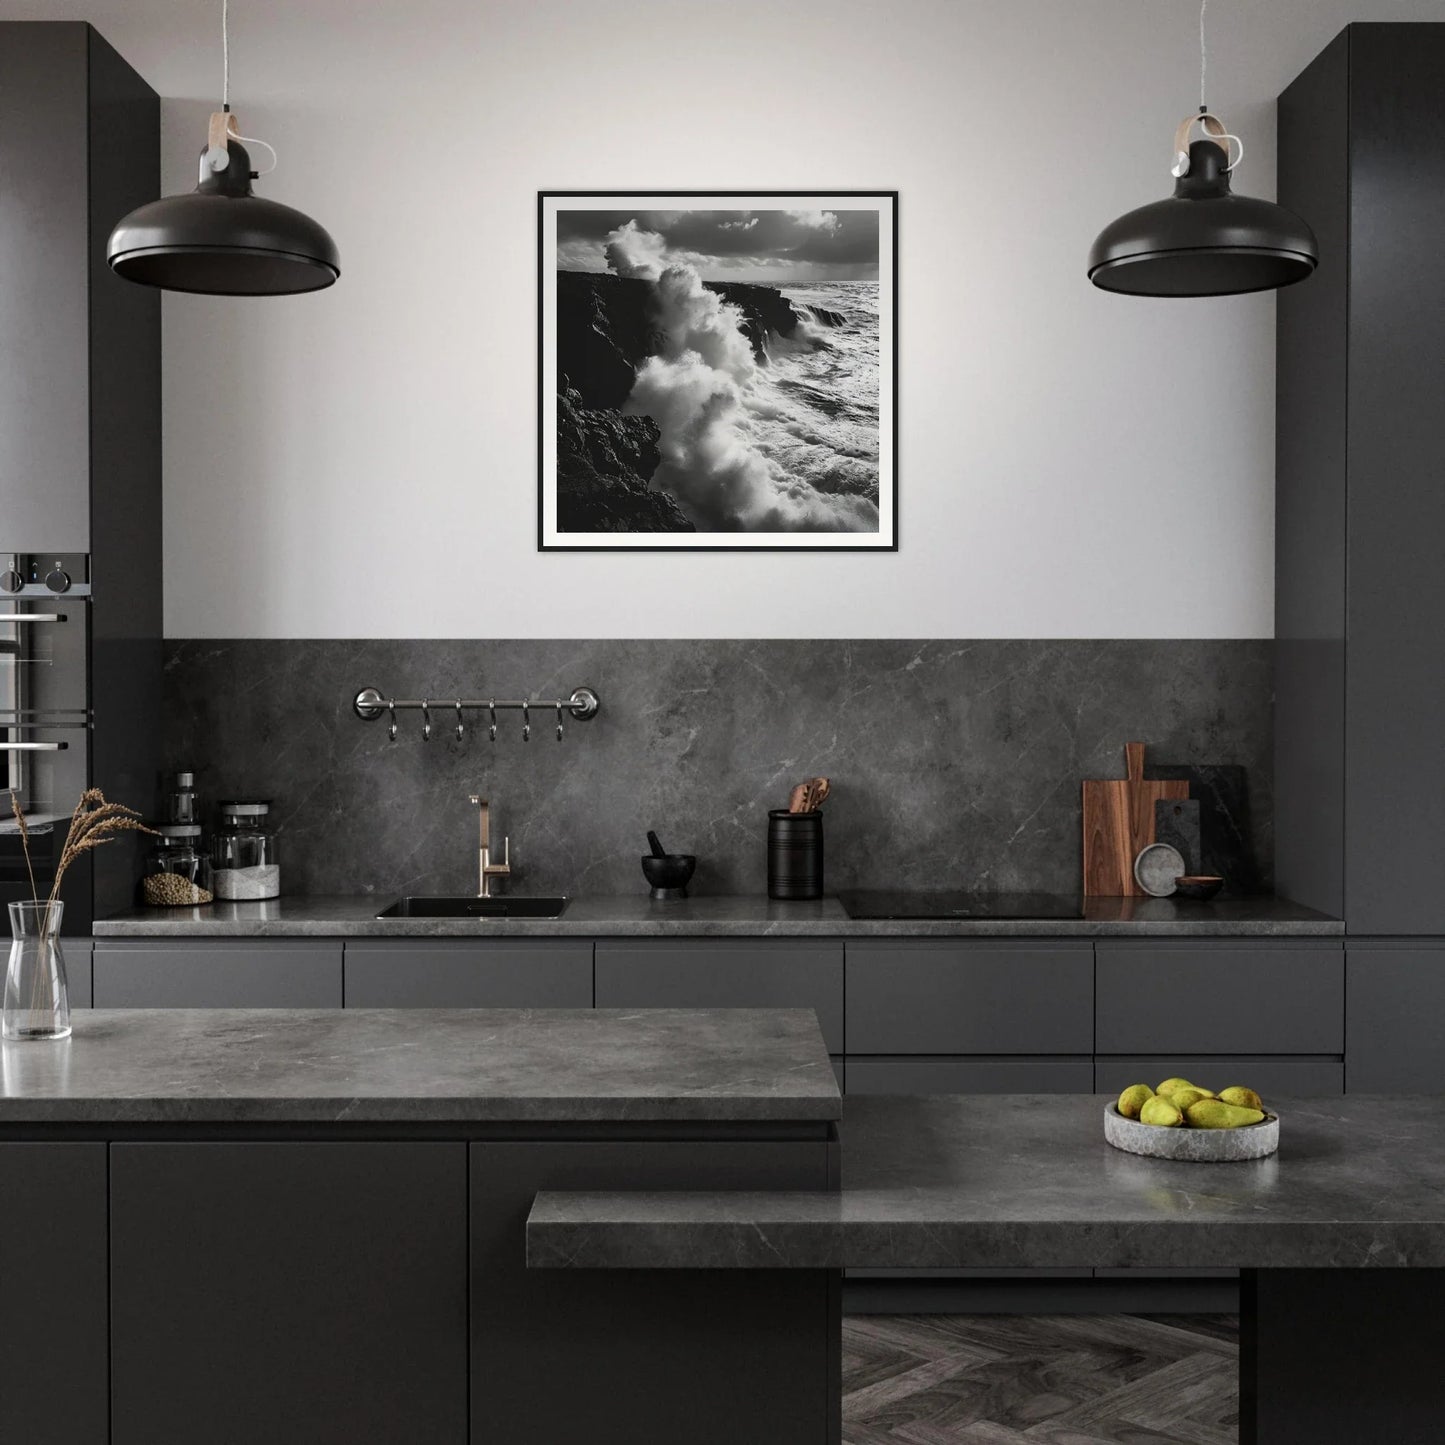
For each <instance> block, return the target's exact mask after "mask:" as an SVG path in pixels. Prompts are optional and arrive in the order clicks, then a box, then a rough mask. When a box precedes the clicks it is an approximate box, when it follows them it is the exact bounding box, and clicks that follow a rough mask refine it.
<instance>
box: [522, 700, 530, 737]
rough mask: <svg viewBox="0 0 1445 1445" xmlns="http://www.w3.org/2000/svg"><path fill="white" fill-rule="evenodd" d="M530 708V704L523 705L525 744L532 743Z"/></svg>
mask: <svg viewBox="0 0 1445 1445" xmlns="http://www.w3.org/2000/svg"><path fill="white" fill-rule="evenodd" d="M530 707H531V704H530V703H525V702H524V703H523V704H522V741H523V742H524V743H529V742H531V741H532V719H531V715H530V712H529V709H530Z"/></svg>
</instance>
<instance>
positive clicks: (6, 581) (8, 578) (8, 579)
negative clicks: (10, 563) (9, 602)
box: [0, 567, 25, 592]
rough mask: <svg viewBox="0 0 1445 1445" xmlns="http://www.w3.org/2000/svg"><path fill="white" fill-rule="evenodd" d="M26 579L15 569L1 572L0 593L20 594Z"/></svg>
mask: <svg viewBox="0 0 1445 1445" xmlns="http://www.w3.org/2000/svg"><path fill="white" fill-rule="evenodd" d="M24 586H25V579H24V578H23V577H22V576H21V575H20V574H19V573H18V572H17V571H16V570H15V569H14V568H13V567H11V568H9V569H8V570H7V571H5V572H0V592H19V591H20V589H21V588H22V587H24Z"/></svg>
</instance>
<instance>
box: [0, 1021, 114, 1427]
mask: <svg viewBox="0 0 1445 1445" xmlns="http://www.w3.org/2000/svg"><path fill="white" fill-rule="evenodd" d="M20 1047H23V1048H46V1047H50V1045H45V1044H27V1045H21V1046H20ZM105 1176H106V1168H105V1145H104V1144H0V1282H3V1285H4V1289H5V1306H4V1308H3V1309H0V1361H3V1369H4V1372H5V1395H4V1401H3V1404H0V1438H3V1439H5V1440H7V1441H11V1440H13V1441H15V1442H16V1445H20V1442H22V1441H23V1442H24V1445H105V1442H106V1441H107V1440H108V1439H109V1434H108V1428H109V1427H108V1419H109V1414H110V1401H109V1397H108V1394H107V1385H106V1369H107V1365H106V1352H107V1349H108V1347H109V1337H108V1324H107V1319H106V1309H107V1299H106V1275H105V1271H106V1264H105V1260H106V1212H105V1211H106V1201H105V1191H106V1177H105Z"/></svg>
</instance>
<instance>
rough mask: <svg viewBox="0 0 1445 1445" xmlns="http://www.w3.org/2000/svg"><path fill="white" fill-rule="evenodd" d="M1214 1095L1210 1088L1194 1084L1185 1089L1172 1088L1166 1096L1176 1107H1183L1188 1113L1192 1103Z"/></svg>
mask: <svg viewBox="0 0 1445 1445" xmlns="http://www.w3.org/2000/svg"><path fill="white" fill-rule="evenodd" d="M1213 1097H1214V1095H1213V1094H1211V1093H1210V1092H1209V1090H1208V1089H1200V1088H1197V1087H1195V1086H1194V1085H1193V1084H1191V1085H1189V1087H1188V1088H1184V1089H1171V1090H1170V1091H1169V1093H1168V1094H1166V1095H1165V1098H1167V1099H1168V1100H1169V1102H1170V1103H1171V1104H1173V1105H1174V1107H1175V1108H1176V1109H1182V1110H1184V1111H1185V1112H1186V1113H1187V1112H1188V1109H1189V1106H1190V1105H1191V1104H1197V1103H1198V1102H1199V1101H1200V1100H1201V1099H1212V1098H1213Z"/></svg>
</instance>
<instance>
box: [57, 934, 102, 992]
mask: <svg viewBox="0 0 1445 1445" xmlns="http://www.w3.org/2000/svg"><path fill="white" fill-rule="evenodd" d="M93 946H94V945H92V943H91V941H90V940H89V939H88V938H86V939H80V938H62V939H61V940H60V951H61V952H62V953H63V954H64V955H65V982H66V985H67V987H68V988H69V989H70V1006H71V1008H89V1007H90V1000H91V997H92V995H91V985H90V957H91V950H92V948H93Z"/></svg>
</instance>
